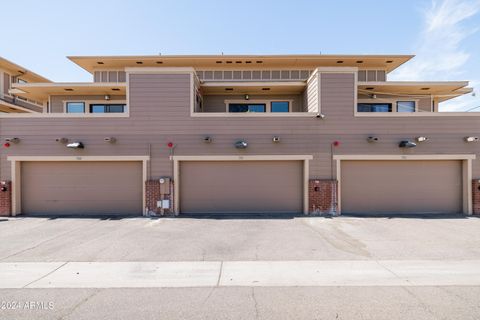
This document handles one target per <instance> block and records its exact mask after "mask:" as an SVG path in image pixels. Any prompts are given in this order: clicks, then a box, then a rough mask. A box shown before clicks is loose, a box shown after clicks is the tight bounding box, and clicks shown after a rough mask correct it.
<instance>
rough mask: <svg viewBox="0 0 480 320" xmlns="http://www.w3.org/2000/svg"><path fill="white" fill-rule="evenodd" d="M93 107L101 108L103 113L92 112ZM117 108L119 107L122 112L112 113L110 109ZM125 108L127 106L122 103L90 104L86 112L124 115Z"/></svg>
mask: <svg viewBox="0 0 480 320" xmlns="http://www.w3.org/2000/svg"><path fill="white" fill-rule="evenodd" d="M95 106H103V107H104V111H103V112H93V108H94V107H95ZM117 106H121V107H122V111H121V112H115V111H113V112H112V111H111V107H117ZM126 106H127V105H126V104H124V103H91V104H90V105H89V108H88V111H89V113H125V108H126Z"/></svg>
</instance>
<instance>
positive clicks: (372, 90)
mask: <svg viewBox="0 0 480 320" xmlns="http://www.w3.org/2000/svg"><path fill="white" fill-rule="evenodd" d="M466 86H468V81H435V82H431V81H430V82H425V81H387V82H362V83H361V84H359V85H358V91H359V93H364V94H384V95H395V96H425V95H428V96H433V97H436V98H437V99H438V100H439V101H440V102H442V101H445V100H449V99H452V98H455V97H458V96H461V95H464V94H467V93H470V92H472V88H467V87H466Z"/></svg>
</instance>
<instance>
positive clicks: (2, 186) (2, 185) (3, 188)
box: [0, 181, 8, 192]
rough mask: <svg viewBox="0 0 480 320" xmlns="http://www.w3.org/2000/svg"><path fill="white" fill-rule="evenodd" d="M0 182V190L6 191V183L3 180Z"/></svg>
mask: <svg viewBox="0 0 480 320" xmlns="http://www.w3.org/2000/svg"><path fill="white" fill-rule="evenodd" d="M0 184H1V187H0V191H1V192H7V191H8V187H7V183H6V182H5V181H2V182H1V183H0Z"/></svg>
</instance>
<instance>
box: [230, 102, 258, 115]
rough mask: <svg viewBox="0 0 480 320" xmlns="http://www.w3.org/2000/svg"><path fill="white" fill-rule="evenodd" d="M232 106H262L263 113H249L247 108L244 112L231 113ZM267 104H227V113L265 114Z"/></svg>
mask: <svg viewBox="0 0 480 320" xmlns="http://www.w3.org/2000/svg"><path fill="white" fill-rule="evenodd" d="M232 106H237V107H238V106H247V107H249V106H262V107H263V111H250V110H249V108H247V110H245V111H232ZM266 112H267V104H266V103H229V104H228V113H266Z"/></svg>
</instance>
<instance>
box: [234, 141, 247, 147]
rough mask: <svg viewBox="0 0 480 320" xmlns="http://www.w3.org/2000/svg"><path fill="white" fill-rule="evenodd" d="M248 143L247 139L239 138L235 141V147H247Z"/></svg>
mask: <svg viewBox="0 0 480 320" xmlns="http://www.w3.org/2000/svg"><path fill="white" fill-rule="evenodd" d="M247 147H248V143H247V141H245V140H239V141H237V142H235V148H237V149H247Z"/></svg>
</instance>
